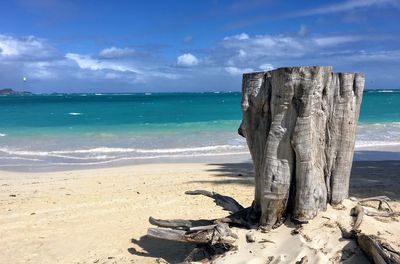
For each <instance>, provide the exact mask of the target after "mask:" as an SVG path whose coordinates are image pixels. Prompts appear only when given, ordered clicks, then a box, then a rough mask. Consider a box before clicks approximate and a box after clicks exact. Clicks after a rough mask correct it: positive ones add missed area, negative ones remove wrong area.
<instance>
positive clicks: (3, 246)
mask: <svg viewBox="0 0 400 264" xmlns="http://www.w3.org/2000/svg"><path fill="white" fill-rule="evenodd" d="M399 169H400V161H355V162H354V164H353V172H352V177H351V184H350V195H351V196H355V197H368V196H376V195H387V196H389V197H390V198H392V199H393V200H394V201H393V202H391V205H392V207H393V208H394V209H395V210H400V203H399V202H398V201H399V200H400V194H399V190H400V177H399V175H398V172H399ZM252 177H253V175H252V166H251V164H250V163H248V162H240V163H220V164H210V163H176V164H175V163H167V164H143V165H135V166H124V167H115V168H100V169H99V168H98V169H87V170H72V171H56V172H6V171H2V172H0V190H1V193H0V212H1V213H0V252H1V254H0V263H160V262H161V263H163V262H170V263H178V262H180V261H182V260H183V259H184V258H185V257H186V255H187V254H188V253H189V252H190V251H191V250H192V249H193V248H194V247H193V246H192V245H188V244H184V243H178V242H170V241H163V240H153V239H149V238H146V237H145V234H146V230H147V228H148V227H150V224H149V223H148V218H149V216H153V217H156V218H162V219H176V218H182V219H200V218H216V217H223V216H225V215H227V213H226V212H225V211H223V210H222V209H220V208H219V207H217V206H216V205H215V204H214V203H213V201H212V200H211V199H209V198H206V197H201V196H187V195H185V194H184V192H185V191H186V190H194V189H205V190H211V191H215V192H218V193H221V194H224V195H228V196H231V197H234V198H235V199H237V200H238V201H239V202H240V203H241V204H243V205H244V206H249V205H250V204H251V201H252V199H253V188H254V187H253V178H252ZM352 205H353V203H352V202H351V201H349V200H346V201H345V202H344V207H343V208H341V210H338V209H334V208H331V207H329V208H328V210H327V212H323V213H321V214H320V215H319V216H318V217H317V218H316V219H315V220H313V221H311V222H310V224H308V225H306V226H307V227H305V228H304V231H303V233H302V234H299V235H296V236H293V235H291V234H290V232H291V230H292V227H291V226H290V223H289V224H285V225H282V226H281V227H280V228H279V229H276V230H274V231H272V232H270V233H268V234H265V237H257V239H258V240H262V239H267V240H270V241H273V243H252V244H246V243H245V244H243V245H239V248H241V249H242V250H241V252H247V253H246V254H244V255H243V253H241V255H240V256H235V253H234V252H232V253H231V252H230V253H229V254H228V255H227V256H225V257H224V258H221V259H220V261H221V262H222V263H233V262H232V258H234V259H235V261H234V262H237V263H250V262H251V263H265V262H263V261H265V260H266V259H267V258H269V257H271V256H273V258H274V259H275V260H279V261H280V262H279V263H293V261H296V260H299V259H300V258H301V257H302V255H304V254H307V255H308V256H309V257H311V259H314V260H320V261H322V260H324V261H330V262H331V263H336V262H337V261H339V260H340V259H342V261H346V260H347V261H351V262H348V263H354V262H355V263H357V261H358V263H363V262H362V261H365V260H366V259H365V257H364V256H363V255H362V253H361V252H360V251H359V249H357V247H356V246H355V244H354V242H352V241H347V240H343V239H341V236H340V231H339V229H338V228H337V227H335V225H334V222H335V221H339V222H340V221H341V222H342V223H343V224H345V225H346V224H350V220H351V219H350V217H347V216H348V212H347V211H349V210H350V209H351V207H352ZM343 210H345V211H346V210H347V211H346V213H343ZM344 216H346V217H344ZM361 229H362V231H363V232H366V233H370V234H375V235H376V234H379V235H380V236H382V237H384V238H385V239H388V241H389V242H390V243H391V244H392V246H393V247H395V248H397V250H398V249H400V236H399V235H398V234H400V222H399V219H398V218H397V219H395V218H393V219H375V218H372V217H366V218H365V220H364V222H363V225H362V227H361ZM237 232H238V234H239V236H244V235H245V232H247V231H245V230H237ZM288 248H291V249H290V250H289V249H288ZM343 248H345V250H343ZM335 261H336V262H335ZM345 263H346V262H345Z"/></svg>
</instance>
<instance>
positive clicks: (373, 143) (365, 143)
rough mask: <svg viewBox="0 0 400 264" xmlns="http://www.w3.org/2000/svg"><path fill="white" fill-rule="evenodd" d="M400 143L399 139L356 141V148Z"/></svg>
mask: <svg viewBox="0 0 400 264" xmlns="http://www.w3.org/2000/svg"><path fill="white" fill-rule="evenodd" d="M397 145H400V142H399V141H374V140H370V141H356V146H355V147H356V148H365V147H379V146H397Z"/></svg>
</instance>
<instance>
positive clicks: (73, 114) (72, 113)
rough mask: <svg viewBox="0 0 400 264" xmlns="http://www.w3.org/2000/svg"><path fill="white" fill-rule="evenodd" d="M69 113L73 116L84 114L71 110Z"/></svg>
mask: <svg viewBox="0 0 400 264" xmlns="http://www.w3.org/2000/svg"><path fill="white" fill-rule="evenodd" d="M68 114H69V115H72V116H78V115H83V113H78V112H71V113H68Z"/></svg>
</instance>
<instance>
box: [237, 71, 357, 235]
mask: <svg viewBox="0 0 400 264" xmlns="http://www.w3.org/2000/svg"><path fill="white" fill-rule="evenodd" d="M363 88H364V76H363V75H362V74H358V73H333V72H332V67H325V66H324V67H319V66H318V67H289V68H279V69H276V70H272V71H268V72H256V73H248V74H244V75H243V88H242V89H243V90H242V112H243V121H242V123H241V125H240V128H239V134H241V135H242V136H244V137H245V138H246V140H247V144H248V146H249V149H250V153H251V156H252V159H253V163H254V170H255V184H256V190H255V199H254V203H253V206H252V208H251V214H252V215H253V217H254V215H257V217H259V224H260V225H261V226H263V227H265V228H267V229H269V228H272V227H273V226H275V225H277V224H279V223H281V222H282V220H283V219H284V217H285V216H286V215H287V214H288V213H289V214H291V216H292V218H293V219H294V220H298V221H301V222H303V221H307V220H310V219H312V218H314V217H315V216H316V215H317V213H318V211H320V210H325V209H326V205H327V203H331V204H337V203H340V202H341V201H342V200H343V199H344V198H346V197H347V196H348V189H349V178H350V171H351V165H352V159H353V151H354V144H355V136H356V128H357V121H358V116H359V111H360V104H361V99H362V92H363Z"/></svg>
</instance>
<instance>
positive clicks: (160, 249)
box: [128, 236, 196, 263]
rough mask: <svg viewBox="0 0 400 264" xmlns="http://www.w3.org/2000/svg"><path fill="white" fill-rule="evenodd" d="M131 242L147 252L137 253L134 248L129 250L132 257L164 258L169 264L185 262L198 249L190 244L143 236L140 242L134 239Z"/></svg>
mask: <svg viewBox="0 0 400 264" xmlns="http://www.w3.org/2000/svg"><path fill="white" fill-rule="evenodd" d="M131 241H132V243H133V245H136V246H139V247H141V248H142V249H144V250H145V251H146V252H147V253H146V252H142V251H137V250H136V249H135V248H134V247H131V248H128V252H129V253H131V254H132V255H137V256H142V257H153V258H162V259H164V260H166V261H167V262H168V263H181V262H183V261H184V260H185V258H186V257H187V256H188V255H189V254H190V252H192V250H193V249H194V248H195V247H196V246H195V245H191V244H189V243H183V242H175V241H169V240H163V239H154V238H148V237H146V236H142V237H141V238H140V239H139V240H136V239H132V240H131ZM161 263H162V262H161Z"/></svg>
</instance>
